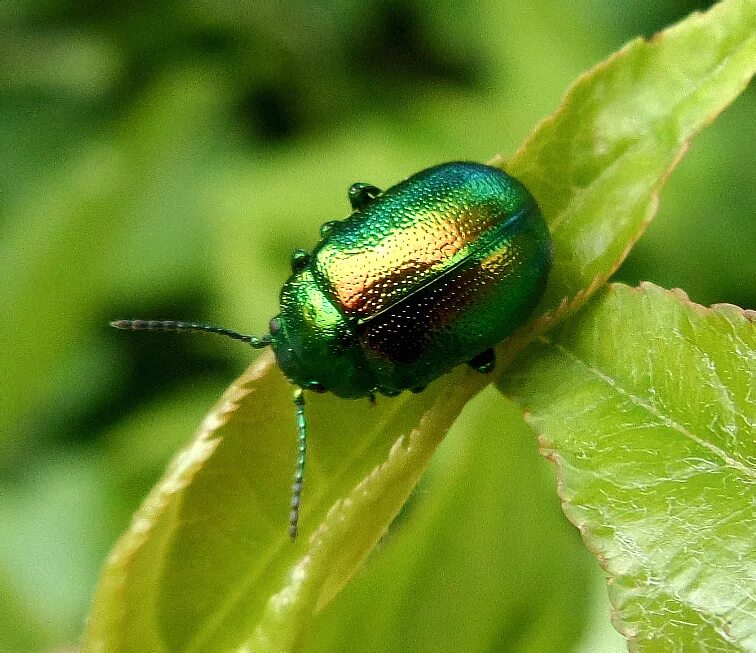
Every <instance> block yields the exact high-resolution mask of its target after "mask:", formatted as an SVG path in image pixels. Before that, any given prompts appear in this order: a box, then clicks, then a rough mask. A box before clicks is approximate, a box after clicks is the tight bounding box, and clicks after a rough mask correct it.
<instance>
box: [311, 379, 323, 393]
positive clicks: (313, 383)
mask: <svg viewBox="0 0 756 653" xmlns="http://www.w3.org/2000/svg"><path fill="white" fill-rule="evenodd" d="M307 389H308V390H312V391H313V392H317V393H323V392H325V391H326V389H325V386H324V385H323V384H322V383H318V382H317V381H310V382H309V383H308V384H307Z"/></svg>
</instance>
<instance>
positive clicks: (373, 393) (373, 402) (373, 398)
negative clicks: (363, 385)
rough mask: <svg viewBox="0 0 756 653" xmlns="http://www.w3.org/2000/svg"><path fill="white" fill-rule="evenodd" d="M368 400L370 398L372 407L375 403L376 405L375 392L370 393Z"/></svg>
mask: <svg viewBox="0 0 756 653" xmlns="http://www.w3.org/2000/svg"><path fill="white" fill-rule="evenodd" d="M367 398H368V401H369V402H370V405H371V406H375V403H376V402H375V392H371V393H369V394H368V396H367Z"/></svg>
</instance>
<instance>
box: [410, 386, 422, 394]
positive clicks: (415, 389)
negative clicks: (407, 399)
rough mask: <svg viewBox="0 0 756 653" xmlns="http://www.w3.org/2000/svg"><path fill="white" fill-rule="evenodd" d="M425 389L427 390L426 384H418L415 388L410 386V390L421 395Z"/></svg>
mask: <svg viewBox="0 0 756 653" xmlns="http://www.w3.org/2000/svg"><path fill="white" fill-rule="evenodd" d="M423 390H425V386H424V385H416V386H415V387H414V388H410V392H413V393H415V394H416V395H419V394H420V393H421V392H422V391H423Z"/></svg>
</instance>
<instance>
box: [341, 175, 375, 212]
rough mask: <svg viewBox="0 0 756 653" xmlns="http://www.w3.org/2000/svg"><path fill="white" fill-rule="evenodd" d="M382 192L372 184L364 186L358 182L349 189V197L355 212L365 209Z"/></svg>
mask: <svg viewBox="0 0 756 653" xmlns="http://www.w3.org/2000/svg"><path fill="white" fill-rule="evenodd" d="M382 192H383V191H381V189H380V188H377V187H376V186H373V185H372V184H363V183H362V182H359V181H358V182H357V183H354V184H352V185H351V186H350V187H349V190H348V191H347V194H348V195H349V203H350V204H351V205H352V208H353V209H354V210H355V211H359V210H361V209H364V208H365V207H366V206H367V205H368V204H370V203H371V202H372V201H373V200H374V199H375V198H376V197H378V195H380V194H381V193H382Z"/></svg>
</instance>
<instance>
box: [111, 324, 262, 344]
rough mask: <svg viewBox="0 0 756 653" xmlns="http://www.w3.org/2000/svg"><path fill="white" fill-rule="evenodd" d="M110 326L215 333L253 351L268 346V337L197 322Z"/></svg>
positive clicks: (124, 328)
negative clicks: (241, 343)
mask: <svg viewBox="0 0 756 653" xmlns="http://www.w3.org/2000/svg"><path fill="white" fill-rule="evenodd" d="M110 326H112V327H115V328H116V329H123V330H124V331H205V332H207V333H217V334H218V335H221V336H227V337H229V338H233V339H234V340H241V341H242V342H247V343H249V344H250V345H251V346H252V347H253V348H254V349H262V348H263V347H267V346H268V345H269V344H270V336H262V337H259V336H245V335H243V334H241V333H237V332H236V331H232V330H231V329H225V328H224V327H219V326H215V325H213V324H200V323H198V322H177V321H176V320H115V321H113V322H111V323H110Z"/></svg>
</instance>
